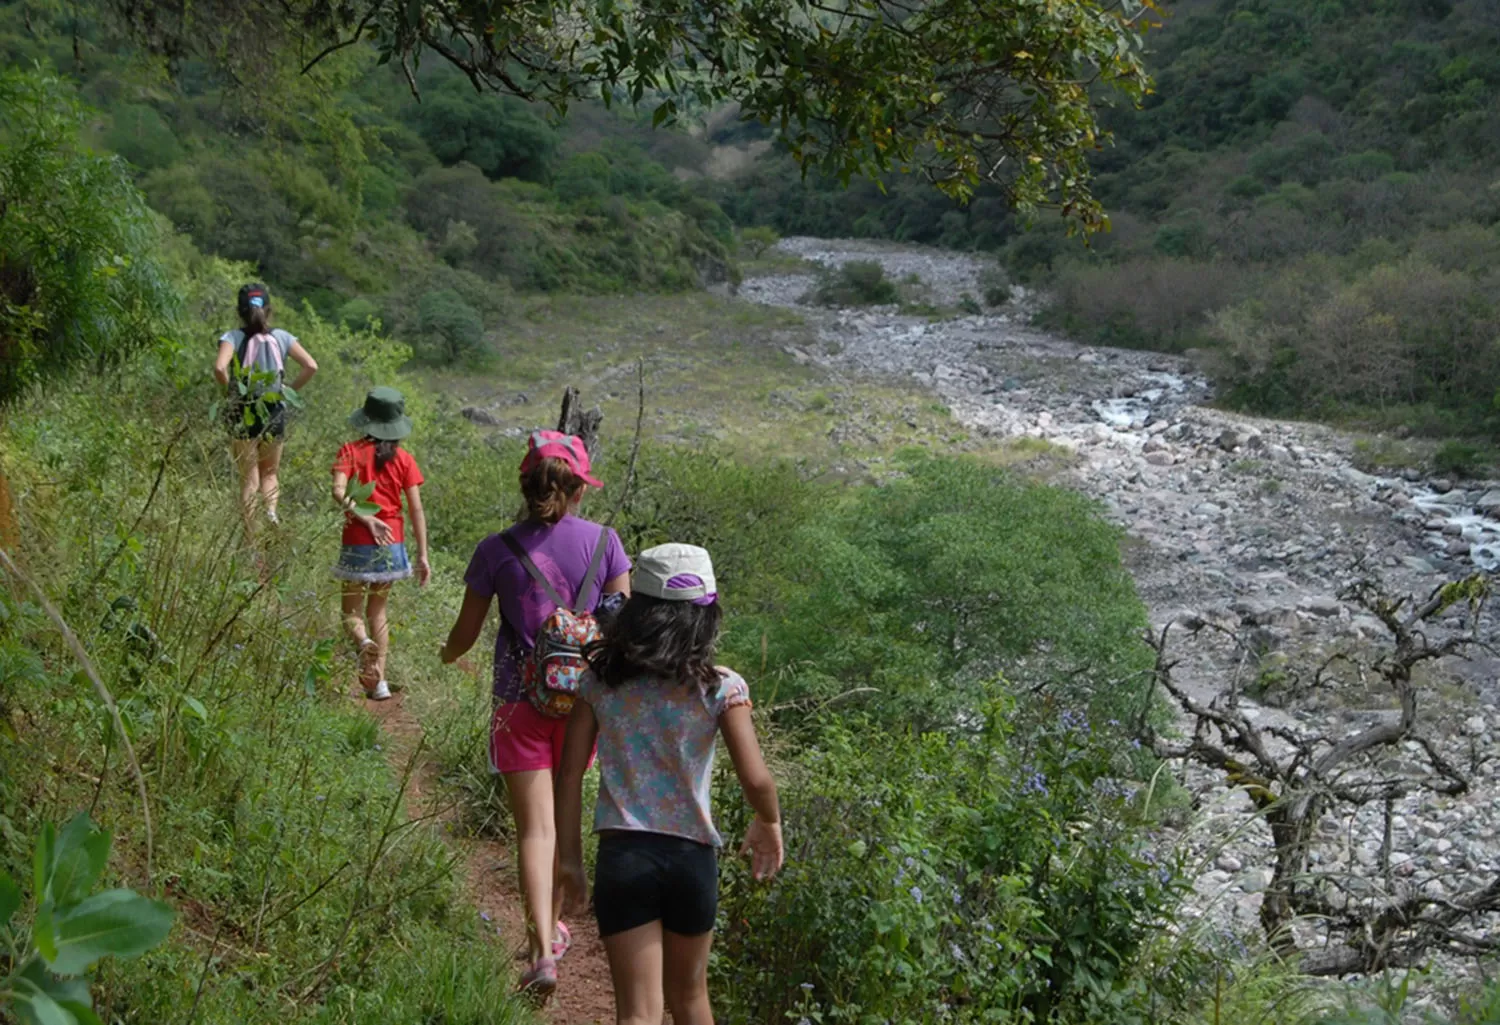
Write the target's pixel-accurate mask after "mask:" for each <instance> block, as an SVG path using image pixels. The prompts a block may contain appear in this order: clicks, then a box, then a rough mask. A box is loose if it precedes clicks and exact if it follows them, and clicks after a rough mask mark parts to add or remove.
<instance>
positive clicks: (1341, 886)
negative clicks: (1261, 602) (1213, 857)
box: [1137, 575, 1500, 975]
mask: <svg viewBox="0 0 1500 1025" xmlns="http://www.w3.org/2000/svg"><path fill="white" fill-rule="evenodd" d="M1487 595H1488V585H1487V584H1486V582H1485V580H1484V579H1483V578H1482V577H1480V576H1477V575H1476V576H1471V577H1469V578H1467V579H1464V580H1460V581H1454V582H1450V583H1446V584H1444V585H1442V586H1441V587H1439V588H1437V589H1435V590H1434V591H1433V592H1432V593H1431V594H1430V595H1429V596H1428V597H1427V598H1426V600H1425V601H1421V602H1416V601H1415V600H1413V599H1412V598H1409V597H1404V598H1392V597H1390V596H1388V595H1387V594H1385V593H1383V592H1382V591H1381V590H1380V588H1379V587H1378V586H1377V585H1376V584H1375V583H1374V582H1373V581H1370V580H1368V579H1363V580H1360V581H1358V582H1356V583H1355V584H1353V585H1351V586H1350V587H1349V588H1347V589H1346V590H1345V591H1344V593H1343V594H1342V595H1341V597H1342V598H1344V599H1345V600H1346V601H1350V602H1352V603H1354V604H1357V605H1359V606H1361V607H1363V608H1364V609H1366V610H1367V611H1368V612H1369V613H1370V614H1372V615H1373V616H1375V617H1376V618H1377V619H1379V621H1380V622H1381V623H1382V624H1383V625H1384V626H1385V628H1386V631H1387V633H1388V635H1389V640H1388V642H1387V643H1386V644H1385V645H1383V646H1382V649H1381V650H1380V651H1379V652H1378V654H1375V655H1373V656H1369V657H1366V658H1363V659H1356V658H1354V656H1351V655H1350V654H1349V653H1347V652H1340V653H1338V654H1335V655H1333V656H1331V657H1330V658H1329V659H1328V661H1327V662H1325V663H1324V665H1323V666H1321V667H1320V668H1319V669H1318V671H1317V673H1316V674H1314V677H1313V679H1314V682H1315V684H1322V683H1323V681H1324V678H1325V677H1324V674H1325V673H1326V671H1327V669H1328V668H1329V666H1330V665H1331V664H1333V663H1334V662H1335V661H1336V660H1345V661H1356V662H1358V663H1359V665H1358V670H1359V671H1360V672H1361V673H1362V674H1363V675H1365V677H1366V678H1367V679H1373V680H1377V681H1379V683H1380V684H1381V685H1382V687H1383V689H1384V690H1385V691H1386V693H1388V694H1389V695H1390V697H1391V698H1392V699H1394V702H1395V704H1396V705H1397V707H1398V711H1397V714H1396V715H1394V716H1392V717H1390V718H1387V719H1385V720H1383V721H1379V722H1376V723H1375V724H1373V725H1370V726H1368V727H1366V728H1364V729H1362V730H1358V731H1355V732H1353V733H1350V734H1348V735H1344V736H1339V737H1331V736H1328V735H1325V734H1323V733H1320V732H1317V731H1312V730H1309V731H1303V730H1301V729H1293V728H1289V727H1286V726H1279V725H1273V724H1264V723H1257V722H1255V721H1253V720H1252V719H1251V717H1250V716H1248V715H1247V714H1246V713H1245V711H1244V710H1243V709H1242V708H1241V707H1240V702H1239V688H1238V682H1237V680H1236V682H1235V683H1234V684H1233V685H1231V686H1230V687H1229V688H1228V689H1227V690H1226V691H1225V692H1224V693H1223V694H1221V695H1219V696H1218V697H1216V698H1214V699H1213V700H1212V701H1210V702H1208V703H1206V704H1205V703H1204V702H1203V701H1201V700H1199V699H1197V698H1194V697H1193V696H1192V695H1190V694H1189V693H1188V692H1187V691H1186V690H1185V689H1184V688H1183V687H1181V686H1180V685H1179V684H1178V683H1177V682H1176V681H1174V679H1173V677H1172V670H1173V668H1174V667H1175V666H1176V665H1177V663H1176V662H1175V661H1173V660H1172V659H1171V658H1170V657H1169V654H1168V639H1169V634H1170V632H1171V630H1172V625H1171V624H1169V625H1168V626H1166V627H1164V628H1163V629H1162V630H1161V631H1160V633H1157V634H1148V635H1147V638H1146V639H1147V643H1148V644H1150V646H1151V647H1152V648H1153V649H1154V651H1155V653H1156V660H1155V669H1154V676H1155V681H1156V684H1157V686H1159V687H1160V688H1161V690H1162V691H1164V692H1165V693H1166V694H1167V695H1168V696H1169V697H1170V698H1171V700H1172V701H1173V702H1174V703H1175V704H1176V705H1177V707H1178V708H1179V709H1181V711H1182V712H1183V713H1185V714H1186V716H1187V717H1188V719H1189V720H1190V722H1191V723H1192V733H1191V736H1190V737H1189V738H1188V739H1186V740H1183V739H1180V738H1172V737H1168V736H1164V735H1162V734H1161V733H1160V732H1158V731H1157V730H1156V729H1155V728H1153V727H1152V726H1151V725H1150V724H1149V723H1148V722H1144V721H1143V722H1141V723H1139V724H1138V725H1137V729H1138V730H1139V732H1140V734H1141V738H1140V739H1141V740H1142V743H1144V744H1146V745H1148V746H1149V747H1150V748H1151V749H1152V750H1153V751H1154V752H1155V753H1156V754H1157V756H1159V757H1161V758H1164V759H1182V760H1186V761H1190V762H1195V763H1197V764H1199V765H1202V766H1206V767H1208V768H1210V769H1213V770H1215V771H1217V772H1221V773H1223V775H1224V778H1225V779H1226V780H1227V781H1228V783H1229V784H1230V785H1231V786H1233V787H1238V788H1240V789H1242V790H1243V791H1244V792H1245V793H1246V794H1247V795H1248V796H1249V798H1250V800H1251V802H1252V803H1253V805H1254V806H1255V808H1256V809H1257V810H1258V812H1259V813H1260V814H1261V815H1263V816H1264V818H1265V820H1266V822H1267V824H1268V825H1269V826H1270V829H1271V836H1272V842H1273V845H1274V851H1275V862H1274V865H1273V868H1272V877H1271V881H1270V883H1269V885H1268V886H1267V887H1266V890H1265V896H1264V902H1263V903H1262V905H1261V912H1260V921H1261V926H1262V928H1263V929H1264V930H1265V933H1266V936H1267V938H1268V940H1269V941H1270V942H1271V943H1272V944H1274V945H1276V946H1278V947H1280V948H1281V949H1282V950H1284V951H1288V952H1291V951H1293V950H1294V949H1295V945H1294V939H1293V936H1292V931H1291V928H1290V926H1291V924H1292V922H1293V920H1294V919H1298V918H1308V917H1315V918H1318V919H1321V920H1322V921H1323V922H1324V923H1326V925H1327V928H1328V930H1329V933H1330V943H1329V945H1328V947H1327V948H1325V949H1321V950H1318V951H1314V952H1310V953H1308V954H1307V955H1306V956H1304V957H1303V958H1302V963H1303V968H1304V970H1306V971H1308V972H1311V973H1313V974H1321V975H1342V974H1349V973H1352V972H1365V973H1368V972H1375V971H1380V970H1383V969H1385V968H1388V967H1400V966H1405V965H1410V964H1413V963H1416V961H1417V960H1418V959H1420V958H1421V957H1422V956H1423V955H1424V954H1425V953H1426V952H1427V951H1429V950H1431V949H1433V948H1434V947H1444V948H1447V949H1450V950H1455V951H1459V952H1467V953H1484V952H1492V951H1494V950H1497V949H1500V943H1497V942H1496V941H1494V940H1492V939H1489V938H1488V937H1486V936H1484V935H1481V934H1480V933H1479V932H1478V931H1476V930H1474V929H1473V928H1472V926H1473V925H1474V923H1475V922H1476V920H1477V919H1479V918H1481V917H1482V916H1484V915H1486V914H1489V913H1493V912H1500V877H1496V878H1470V879H1468V880H1467V881H1466V884H1465V885H1464V886H1463V887H1462V888H1461V889H1460V890H1459V891H1458V892H1457V893H1456V894H1455V895H1452V896H1440V895H1429V892H1428V891H1425V890H1423V889H1421V888H1419V887H1415V886H1411V885H1405V884H1397V883H1395V882H1394V880H1393V879H1392V878H1391V873H1390V871H1389V865H1390V832H1391V831H1390V816H1391V808H1392V807H1393V805H1394V802H1395V801H1396V800H1397V799H1398V798H1401V797H1403V796H1406V795H1407V794H1410V793H1414V792H1418V791H1427V792H1429V793H1436V794H1446V795H1457V794H1462V793H1464V792H1465V791H1467V790H1468V789H1469V786H1470V781H1469V779H1468V778H1467V777H1466V776H1465V775H1464V774H1463V773H1462V772H1461V771H1460V770H1459V769H1458V768H1457V767H1456V766H1455V765H1454V764H1453V763H1452V762H1450V761H1449V760H1448V759H1447V758H1445V757H1444V755H1443V754H1442V752H1441V750H1440V749H1439V745H1438V744H1437V742H1436V741H1435V739H1434V738H1433V737H1432V736H1431V735H1429V733H1427V732H1426V731H1424V729H1423V724H1422V723H1421V722H1420V721H1419V715H1418V713H1419V710H1420V699H1421V698H1422V697H1423V693H1422V687H1421V686H1420V684H1418V683H1417V682H1416V681H1414V679H1413V673H1414V670H1415V669H1416V668H1417V667H1418V666H1419V665H1421V664H1423V663H1426V662H1432V661H1435V660H1437V659H1441V658H1444V657H1446V656H1450V655H1459V654H1462V653H1463V652H1465V651H1467V650H1469V649H1471V648H1473V647H1484V645H1483V644H1482V642H1481V641H1480V639H1479V637H1478V623H1479V613H1480V610H1481V608H1482V606H1483V603H1484V600H1485V598H1486V597H1487ZM1455 609H1462V610H1463V611H1465V612H1466V613H1467V614H1466V616H1465V617H1464V620H1463V623H1462V625H1461V626H1459V627H1458V628H1457V629H1444V630H1442V631H1439V630H1438V629H1437V627H1438V620H1439V619H1440V618H1441V617H1444V616H1446V615H1448V614H1450V613H1451V612H1453V611H1454V610H1455ZM1211 626H1212V624H1208V623H1205V622H1203V621H1201V620H1197V621H1194V622H1192V623H1191V624H1190V626H1188V627H1187V629H1189V630H1190V631H1191V632H1193V633H1196V632H1198V631H1199V630H1202V629H1204V628H1205V627H1211ZM1215 629H1222V628H1215ZM1225 632H1228V631H1225ZM1439 632H1441V633H1442V634H1443V635H1444V636H1442V638H1441V639H1435V638H1434V636H1433V635H1434V634H1436V633H1439ZM1232 636H1234V638H1235V642H1236V644H1237V645H1239V647H1240V650H1241V652H1246V651H1248V650H1249V642H1248V641H1247V640H1246V639H1245V638H1243V637H1241V636H1238V635H1232ZM1398 745H1415V747H1414V750H1416V751H1420V752H1421V756H1422V761H1421V763H1409V764H1408V766H1407V767H1403V768H1398V769H1392V768H1390V766H1389V764H1388V763H1382V761H1381V759H1380V757H1379V755H1380V754H1381V753H1382V752H1386V751H1388V750H1389V749H1391V748H1392V747H1395V746H1398ZM1370 804H1374V805H1377V806H1380V805H1383V806H1384V808H1385V820H1384V821H1385V831H1384V836H1383V846H1382V850H1381V854H1380V859H1379V860H1380V864H1381V870H1382V871H1384V874H1385V881H1384V882H1385V885H1384V886H1380V885H1379V882H1380V881H1379V880H1374V881H1373V882H1374V883H1376V885H1374V886H1361V887H1359V888H1358V890H1356V889H1355V888H1353V887H1350V886H1348V885H1347V882H1348V880H1347V877H1346V876H1344V875H1341V874H1339V873H1335V872H1333V871H1330V870H1327V869H1317V868H1315V867H1314V865H1313V861H1312V859H1311V858H1310V854H1311V852H1312V851H1313V849H1314V847H1315V846H1316V845H1317V844H1318V843H1320V842H1323V841H1321V840H1320V837H1319V834H1318V830H1317V825H1318V822H1319V820H1320V819H1321V818H1322V817H1323V816H1324V815H1325V814H1327V813H1330V812H1340V813H1353V812H1354V811H1356V810H1358V809H1359V808H1360V807H1363V806H1365V805H1370ZM1366 882H1372V881H1369V880H1367V881H1366Z"/></svg>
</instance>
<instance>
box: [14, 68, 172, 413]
mask: <svg viewBox="0 0 1500 1025" xmlns="http://www.w3.org/2000/svg"><path fill="white" fill-rule="evenodd" d="M84 117H85V114H84V110H83V108H82V107H81V106H80V105H79V103H78V101H77V99H76V98H75V96H74V95H73V91H72V90H71V89H69V88H68V87H66V86H64V85H63V84H62V83H61V82H59V81H58V80H57V79H55V78H51V77H48V76H45V75H42V74H39V73H36V72H22V71H17V70H6V71H4V72H0V194H3V195H4V197H5V209H4V214H3V216H0V404H3V403H5V402H8V401H11V400H13V399H14V398H16V396H18V395H19V394H20V393H21V391H22V390H23V389H25V388H27V387H28V386H30V385H32V384H34V383H36V382H38V381H44V380H47V379H48V378H51V377H54V376H55V375H57V374H58V373H60V372H62V371H63V370H66V369H69V368H72V367H76V366H78V365H80V364H82V363H84V362H86V361H87V362H92V363H93V365H94V366H95V367H96V369H98V370H101V371H102V370H103V369H104V368H106V367H109V366H111V365H113V364H115V363H118V362H119V360H120V359H122V358H123V357H125V356H126V355H128V354H130V353H131V352H133V351H135V350H137V349H139V348H141V347H143V346H145V345H148V344H149V343H151V342H152V341H153V340H155V339H156V338H157V337H159V336H160V335H161V334H163V333H165V332H168V331H170V330H171V328H172V326H173V318H174V317H175V315H176V304H175V297H174V296H173V294H172V291H171V289H170V288H169V286H168V284H167V281H166V278H165V275H164V273H163V271H162V268H161V265H160V264H159V263H158V260H157V253H158V249H159V248H160V245H161V235H160V231H159V229H158V227H157V225H156V222H155V220H154V218H153V217H152V216H151V213H150V211H149V210H147V209H146V205H145V203H144V201H143V200H142V198H141V195H140V193H139V192H137V191H136V189H135V186H134V185H133V184H132V183H131V180H130V174H129V172H128V169H127V168H126V167H125V166H124V165H123V164H122V163H121V162H119V161H118V160H115V159H114V158H111V157H100V156H96V155H94V154H93V153H90V152H88V151H87V150H86V149H85V148H84V147H83V145H82V143H81V142H80V140H79V132H80V130H81V128H82V126H83V122H84Z"/></svg>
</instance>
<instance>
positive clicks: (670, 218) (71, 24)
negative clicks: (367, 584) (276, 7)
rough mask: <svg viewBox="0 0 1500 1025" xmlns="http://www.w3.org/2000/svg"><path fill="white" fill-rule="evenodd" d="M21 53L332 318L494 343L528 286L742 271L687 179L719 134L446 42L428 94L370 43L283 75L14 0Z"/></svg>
mask: <svg viewBox="0 0 1500 1025" xmlns="http://www.w3.org/2000/svg"><path fill="white" fill-rule="evenodd" d="M75 33H76V34H75ZM0 59H3V60H4V62H5V63H6V65H7V66H18V67H27V66H31V65H34V64H35V65H40V66H41V67H43V68H55V69H56V70H57V71H58V72H59V73H60V74H62V75H64V76H66V77H68V78H71V79H72V80H73V81H74V82H76V84H77V85H78V87H79V91H80V95H81V96H82V98H83V100H84V101H85V102H86V103H87V104H89V105H90V106H91V107H92V108H94V109H95V110H96V111H97V112H98V116H97V118H95V120H94V121H93V123H92V126H91V138H90V140H89V141H90V142H91V143H92V144H93V145H94V146H95V147H96V148H97V149H99V150H101V151H105V152H114V153H117V154H119V155H120V156H122V157H124V158H125V159H126V160H128V161H129V162H130V164H131V165H132V166H133V167H134V169H135V171H136V179H137V184H138V185H139V186H140V188H141V189H142V191H143V192H144V193H145V195H146V197H147V199H148V200H149V201H150V203H151V205H152V206H153V207H154V208H155V209H156V210H157V211H159V212H160V213H161V214H162V215H163V216H164V217H166V218H167V220H168V221H169V222H170V223H171V225H172V227H174V228H176V229H178V230H180V231H182V232H185V233H186V234H188V235H189V236H190V237H191V238H192V240H193V242H194V243H195V245H196V246H197V247H198V248H199V249H201V250H203V251H204V252H207V253H211V254H213V255H216V256H221V257H225V258H228V259H234V260H242V261H247V262H250V263H253V264H255V265H256V266H257V267H258V270H259V273H260V274H261V275H263V276H264V277H265V278H266V279H267V280H268V281H269V282H270V283H271V285H272V287H273V288H275V289H277V290H278V291H279V292H280V293H281V295H282V298H283V299H290V300H292V301H294V302H296V301H300V300H307V301H309V302H311V303H312V304H313V306H314V307H315V308H316V309H317V310H318V311H319V312H320V313H321V314H322V315H324V316H325V317H329V318H338V319H344V320H348V321H350V322H351V323H355V324H360V325H362V324H363V323H365V322H366V321H367V320H368V319H370V318H371V317H375V318H378V319H379V320H381V322H382V323H383V324H384V325H385V326H386V328H387V329H388V330H391V331H393V332H397V333H399V334H400V335H401V337H402V338H403V339H405V340H407V341H411V342H414V343H415V344H416V347H417V349H418V354H419V355H421V356H428V357H431V358H433V359H438V360H446V359H447V358H449V357H451V356H452V355H454V354H470V355H472V354H477V353H480V352H481V351H482V345H481V340H480V337H479V335H480V334H481V333H482V330H483V328H484V327H490V326H493V325H494V324H495V323H497V322H498V318H499V317H500V316H501V315H502V314H503V312H504V310H505V309H506V305H507V298H506V297H507V296H508V295H509V294H510V293H512V292H514V291H530V290H544V291H552V290H568V291H573V292H580V291H582V292H619V291H636V290H646V291H660V290H676V289H683V288H692V287H698V286H699V285H701V284H712V283H714V282H718V281H723V280H726V279H727V278H728V277H729V276H730V275H731V274H732V273H733V269H732V267H731V265H730V262H729V259H728V253H727V250H726V244H727V243H728V242H729V240H730V238H731V228H730V222H729V220H728V219H727V217H725V215H724V214H723V213H722V211H721V210H720V209H719V208H718V207H717V205H716V204H714V203H713V202H712V201H710V200H708V199H705V198H703V197H702V196H700V195H699V194H698V192H697V191H696V190H695V189H694V188H693V187H692V186H691V185H690V184H687V183H685V181H684V179H686V178H688V177H691V172H692V170H693V168H694V167H695V166H696V164H697V163H698V162H699V161H701V159H702V157H703V156H704V154H705V152H706V150H705V149H704V148H703V147H701V146H695V144H694V143H693V141H692V140H690V139H688V138H687V137H686V136H682V135H677V134H669V133H665V132H654V133H653V132H652V131H651V130H650V129H649V128H647V127H646V126H644V125H637V124H636V123H634V122H632V121H629V120H626V119H624V118H623V117H620V116H616V115H613V114H607V113H605V112H603V111H602V110H592V109H583V110H580V111H578V112H577V113H576V114H575V116H574V117H573V118H572V119H571V120H570V121H569V122H568V123H565V124H562V125H557V124H552V123H549V122H548V121H546V120H544V119H543V118H542V116H540V115H539V114H538V113H537V112H536V110H535V109H534V108H531V107H528V106H527V105H525V104H523V103H521V102H519V101H515V100H510V99H502V98H500V97H496V96H491V95H480V94H477V93H475V92H474V90H473V89H472V88H471V87H469V86H468V84H467V83H466V82H464V81H463V80H462V79H461V78H460V77H459V75H458V74H457V72H454V71H452V70H451V69H449V68H448V67H447V66H446V65H443V64H442V62H432V63H431V64H430V65H429V66H424V68H423V69H422V71H421V73H420V74H419V75H418V77H417V86H418V88H419V89H420V93H421V102H417V101H416V100H415V99H414V98H413V97H412V95H411V90H410V88H409V86H408V84H407V82H406V81H405V79H404V78H403V77H402V76H401V74H400V73H399V72H398V71H395V70H394V69H392V68H391V67H379V66H377V65H376V63H375V56H374V54H373V52H365V51H360V50H354V49H351V50H348V51H344V52H342V53H340V54H338V55H337V56H336V57H335V58H331V59H330V60H329V61H325V62H324V63H323V64H320V65H319V67H318V68H317V70H316V71H314V72H313V73H311V74H309V75H305V76H304V75H302V74H301V69H300V67H299V66H297V65H296V64H295V62H291V61H289V60H288V59H287V58H284V57H283V58H272V57H269V56H268V58H267V63H266V66H265V68H264V78H263V79H261V80H256V81H244V82H238V83H231V82H228V81H225V80H222V79H221V78H219V77H216V74H215V73H214V72H213V71H212V70H211V69H210V68H209V67H207V66H205V65H201V64H199V63H196V62H194V61H191V60H187V61H182V62H180V63H179V64H178V65H177V66H175V67H172V68H170V69H168V68H166V67H164V66H162V65H161V64H159V63H156V62H150V61H146V60H144V59H143V58H141V57H140V56H139V54H138V53H137V52H136V51H134V50H133V49H132V48H130V47H129V46H127V45H126V44H124V43H123V42H122V41H121V40H120V39H119V38H118V37H117V36H116V34H114V32H113V31H112V30H111V27H110V23H109V22H108V21H107V20H106V19H104V18H103V17H102V16H101V15H100V14H99V13H98V8H97V7H96V5H91V4H87V3H85V4H80V5H78V9H77V10H74V9H72V8H70V9H69V10H68V11H66V12H64V11H62V10H61V8H58V9H56V10H53V9H51V8H49V7H44V6H41V5H36V4H29V3H19V2H12V3H3V4H0ZM169 72H170V73H169ZM681 169H686V171H687V173H685V174H674V170H681ZM455 310H457V311H458V312H457V314H455V313H454V311H455ZM424 311H426V312H424ZM455 324H457V325H460V326H461V329H460V328H455V327H454V325H455Z"/></svg>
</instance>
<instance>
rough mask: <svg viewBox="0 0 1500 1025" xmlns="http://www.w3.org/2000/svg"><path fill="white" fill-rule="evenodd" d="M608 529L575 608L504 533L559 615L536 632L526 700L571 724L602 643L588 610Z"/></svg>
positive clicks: (525, 668) (526, 671)
mask: <svg viewBox="0 0 1500 1025" xmlns="http://www.w3.org/2000/svg"><path fill="white" fill-rule="evenodd" d="M607 531H608V528H607V527H600V528H599V541H598V543H597V544H596V545H594V554H593V556H592V557H591V558H590V559H589V570H588V573H587V574H586V575H585V576H584V578H583V583H582V584H581V585H579V588H578V599H577V601H576V602H574V604H573V607H572V608H569V607H568V606H567V603H566V602H564V601H563V600H562V597H561V596H559V595H558V593H557V589H556V588H554V587H553V586H552V582H551V581H550V580H548V579H547V578H546V576H545V575H543V573H542V571H541V570H539V569H537V565H536V563H534V562H532V561H531V556H529V555H527V554H526V550H525V549H524V548H522V547H521V545H520V542H518V541H517V540H516V539H515V538H513V537H511V536H510V534H509V533H503V534H501V535H500V537H501V538H502V539H503V540H504V541H505V546H506V547H507V548H509V549H510V551H511V554H512V555H514V556H515V557H516V558H517V559H519V560H520V562H521V565H523V566H525V567H526V572H527V573H530V574H531V578H532V579H533V580H535V581H536V582H537V583H538V584H540V585H541V588H542V590H543V591H544V592H545V593H546V595H547V598H548V599H549V600H550V601H551V602H552V604H553V606H555V607H554V608H553V610H552V611H551V612H550V613H549V614H548V615H547V618H546V619H544V620H543V621H542V625H541V626H539V627H538V628H537V631H536V646H535V647H533V648H532V649H531V651H530V653H528V654H527V655H526V656H525V657H524V658H522V659H521V666H520V669H521V689H522V690H523V691H524V692H525V694H526V699H527V700H528V701H530V702H531V705H532V707H533V708H535V709H536V710H537V711H538V712H539V713H541V714H542V715H545V716H547V717H548V718H549V719H566V718H567V717H568V714H569V713H570V712H572V711H573V699H574V698H576V697H577V696H578V681H579V679H580V678H581V677H582V676H583V674H584V671H585V670H587V669H588V667H589V665H588V661H587V659H585V658H584V655H583V653H584V651H585V650H586V649H587V648H588V646H589V645H590V644H592V643H593V642H594V641H596V640H598V639H599V624H598V622H597V620H595V618H594V616H593V614H592V613H589V612H585V611H583V607H584V605H585V604H586V603H587V602H588V600H589V595H590V594H591V593H593V589H594V578H595V577H597V576H598V575H599V566H600V564H601V563H602V562H603V561H604V549H605V547H606V546H605V541H606V540H607V539H608V538H607Z"/></svg>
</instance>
